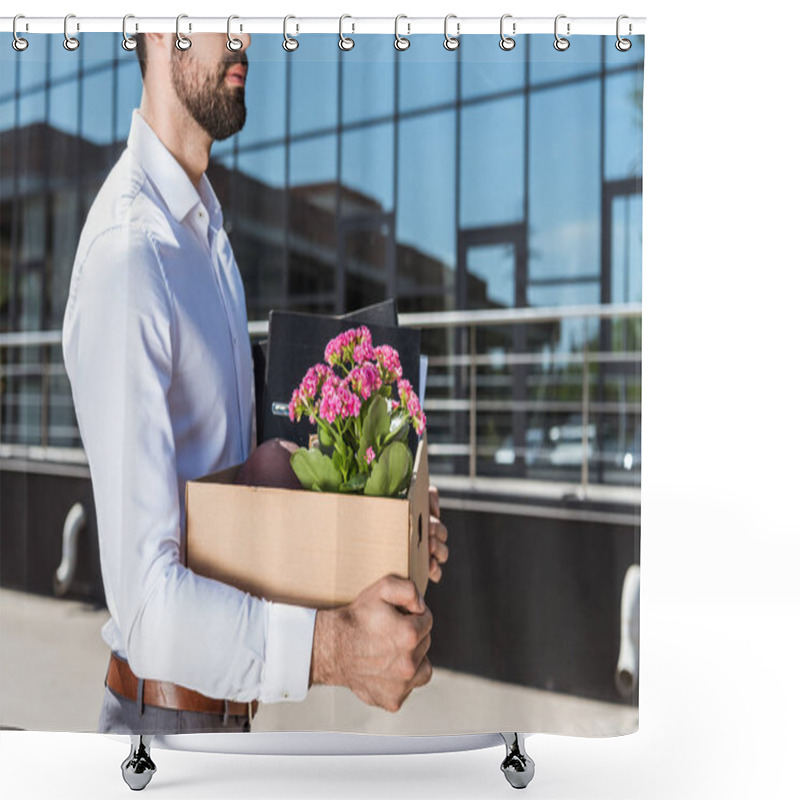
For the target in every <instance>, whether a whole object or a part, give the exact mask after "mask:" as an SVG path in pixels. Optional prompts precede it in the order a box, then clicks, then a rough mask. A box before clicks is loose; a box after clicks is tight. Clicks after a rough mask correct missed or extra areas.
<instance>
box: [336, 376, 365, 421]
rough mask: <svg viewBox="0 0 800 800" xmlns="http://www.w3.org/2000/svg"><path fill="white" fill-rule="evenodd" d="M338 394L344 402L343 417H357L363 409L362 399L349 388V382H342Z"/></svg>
mask: <svg viewBox="0 0 800 800" xmlns="http://www.w3.org/2000/svg"><path fill="white" fill-rule="evenodd" d="M337 394H338V395H339V398H340V400H341V403H342V411H341V414H342V417H344V418H347V417H357V416H358V414H359V412H360V411H361V400H360V399H359V397H358V395H355V394H353V393H352V392H351V391H350V390H349V389H348V388H347V383H346V382H342V383H341V384H340V385H339V388H338V389H337Z"/></svg>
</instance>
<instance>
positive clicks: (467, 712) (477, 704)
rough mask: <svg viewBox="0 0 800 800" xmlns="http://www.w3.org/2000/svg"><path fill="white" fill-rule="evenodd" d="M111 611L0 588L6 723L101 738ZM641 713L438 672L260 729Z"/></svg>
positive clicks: (572, 721) (0, 721) (432, 729)
mask: <svg viewBox="0 0 800 800" xmlns="http://www.w3.org/2000/svg"><path fill="white" fill-rule="evenodd" d="M107 619H108V611H107V610H106V609H105V608H103V609H98V608H96V607H94V606H92V605H89V604H87V603H83V602H80V601H75V600H61V599H55V598H48V597H41V596H39V595H33V594H27V593H25V592H17V591H12V590H9V589H0V727H3V728H19V729H23V730H39V731H71V732H94V731H96V730H97V721H98V717H99V714H100V705H101V702H102V698H103V691H104V690H103V680H104V678H105V673H106V667H107V666H108V655H109V654H108V648H107V646H106V644H105V643H104V642H103V640H102V638H101V636H100V629H101V628H102V626H103V624H104V623H105V622H106V620H107ZM638 716H639V714H638V709H636V708H631V707H628V706H622V705H617V704H615V703H604V702H599V701H595V700H587V699H583V698H578V697H572V696H570V695H564V694H559V693H556V692H548V691H543V690H539V689H531V688H528V687H525V686H519V685H516V684H509V683H502V682H499V681H491V680H487V679H485V678H480V677H476V676H474V675H468V674H466V673H461V672H456V671H453V670H446V669H441V668H437V667H436V665H435V664H434V670H433V677H432V678H431V681H430V682H429V683H428V684H426V685H425V686H423V687H420V688H419V689H416V690H414V691H413V692H412V693H411V695H410V696H409V697H408V699H407V700H406V702H405V703H404V704H403V707H402V709H401V710H400V711H399V712H397V713H396V714H391V713H389V712H387V711H383V710H382V709H379V708H373V707H371V706H367V705H365V704H364V703H362V702H361V701H360V700H359V699H358V698H357V697H356V696H355V695H354V694H352V692H350V691H349V690H347V689H344V688H341V687H330V686H312V687H311V689H310V690H309V693H308V696H307V697H306V699H305V700H304V701H303V702H301V703H274V704H261V705H260V706H259V710H258V713H257V715H256V717H255V719H254V721H253V730H254V731H262V732H267V731H310V730H329V731H346V732H354V733H380V734H393V735H418V736H424V735H437V734H457V733H486V732H487V731H489V732H491V731H509V730H517V731H525V732H541V733H561V734H570V735H577V736H616V735H619V734H624V733H632V732H633V731H635V730H637V729H638Z"/></svg>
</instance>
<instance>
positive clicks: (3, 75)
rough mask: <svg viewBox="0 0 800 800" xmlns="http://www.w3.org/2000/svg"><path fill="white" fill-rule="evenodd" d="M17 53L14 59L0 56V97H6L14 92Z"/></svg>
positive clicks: (5, 55) (4, 55)
mask: <svg viewBox="0 0 800 800" xmlns="http://www.w3.org/2000/svg"><path fill="white" fill-rule="evenodd" d="M16 55H17V53H16V52H15V53H14V58H9V57H8V55H7V54H5V53H4V54H3V55H2V56H0V97H3V98H5V97H7V96H8V95H10V94H12V93H13V92H14V89H15V88H16V85H17V58H16Z"/></svg>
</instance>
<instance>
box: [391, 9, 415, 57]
mask: <svg viewBox="0 0 800 800" xmlns="http://www.w3.org/2000/svg"><path fill="white" fill-rule="evenodd" d="M401 19H408V17H407V16H406V15H405V14H398V15H397V16H396V17H395V18H394V47H395V50H408V48H409V47H411V39H406V38H405V36H401V35H400V33H399V32H398V23H399V22H400V20H401ZM406 25H407V26H408V32H409V33H411V23H410V22H407V23H406Z"/></svg>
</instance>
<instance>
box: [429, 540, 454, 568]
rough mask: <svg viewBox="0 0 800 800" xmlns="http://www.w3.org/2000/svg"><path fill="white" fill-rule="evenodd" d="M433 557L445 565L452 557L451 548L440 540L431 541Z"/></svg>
mask: <svg viewBox="0 0 800 800" xmlns="http://www.w3.org/2000/svg"><path fill="white" fill-rule="evenodd" d="M428 541H429V543H430V551H431V555H432V556H433V557H434V558H435V559H436V560H437V561H438V562H439V563H440V564H444V562H445V561H447V557H448V556H449V555H450V548H449V547H448V546H447V545H446V544H445V543H444V542H442V541H439V539H429V540H428Z"/></svg>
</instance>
